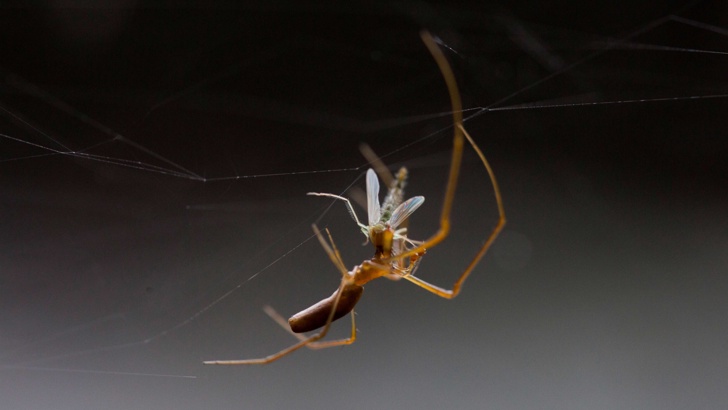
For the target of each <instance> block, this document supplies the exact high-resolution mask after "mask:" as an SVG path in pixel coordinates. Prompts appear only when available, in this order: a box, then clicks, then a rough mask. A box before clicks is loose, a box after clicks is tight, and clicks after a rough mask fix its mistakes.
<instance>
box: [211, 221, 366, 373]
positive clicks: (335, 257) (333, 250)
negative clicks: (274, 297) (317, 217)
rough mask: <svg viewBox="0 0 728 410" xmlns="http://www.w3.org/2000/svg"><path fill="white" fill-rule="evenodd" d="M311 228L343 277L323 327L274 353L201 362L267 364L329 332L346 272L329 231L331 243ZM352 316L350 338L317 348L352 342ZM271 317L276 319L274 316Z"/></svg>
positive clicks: (354, 333)
mask: <svg viewBox="0 0 728 410" xmlns="http://www.w3.org/2000/svg"><path fill="white" fill-rule="evenodd" d="M313 230H314V232H315V233H316V236H317V237H318V240H319V242H320V243H321V246H323V248H324V250H325V251H326V253H327V254H328V255H329V258H330V259H331V261H332V262H333V263H334V265H336V267H337V268H338V269H339V270H340V271H341V273H342V275H343V277H342V278H341V283H340V284H339V288H338V289H337V290H336V296H335V297H334V301H333V303H332V304H331V312H330V313H329V316H328V318H327V319H326V324H325V325H324V327H323V328H321V330H320V331H319V332H318V333H316V334H314V335H312V336H309V337H305V336H301V338H299V341H298V343H296V344H294V345H291V346H289V347H287V348H285V349H283V350H281V351H279V352H277V353H274V354H272V355H269V356H266V357H261V358H258V359H243V360H209V361H205V362H203V363H204V364H214V365H246V364H268V363H271V362H274V361H276V360H278V359H280V358H281V357H283V356H286V355H288V354H289V353H292V352H295V351H296V350H298V349H300V348H302V347H304V346H308V345H310V344H312V343H315V342H317V341H318V340H320V339H322V338H324V337H325V336H326V334H327V333H328V332H329V329H330V328H331V323H332V322H333V319H334V313H336V307H337V305H338V304H339V301H340V300H341V294H342V291H343V290H344V288H345V286H346V284H347V279H348V276H347V275H348V272H347V271H346V268H345V267H344V263H343V262H342V260H341V257H340V256H339V254H338V250H336V245H335V244H334V243H333V239H332V238H331V234H330V233H329V240H330V241H331V245H329V244H328V243H327V242H326V239H325V238H324V236H323V235H322V234H321V231H319V229H318V227H316V225H313ZM353 317H354V315H353V312H352V335H351V337H350V338H348V339H343V340H332V341H327V342H324V343H320V344H318V345H317V346H318V348H323V347H331V346H337V345H342V344H351V343H353V342H354V340H356V327H355V323H354V318H353ZM273 319H274V320H276V318H275V317H274V318H273ZM281 319H282V318H281ZM276 322H278V320H276ZM279 324H280V323H279ZM297 337H298V336H297Z"/></svg>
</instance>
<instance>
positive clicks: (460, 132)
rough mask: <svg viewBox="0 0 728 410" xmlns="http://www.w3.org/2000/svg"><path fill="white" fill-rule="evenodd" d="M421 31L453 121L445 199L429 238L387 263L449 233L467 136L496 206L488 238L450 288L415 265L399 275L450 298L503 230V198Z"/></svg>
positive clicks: (445, 69) (445, 70)
mask: <svg viewBox="0 0 728 410" xmlns="http://www.w3.org/2000/svg"><path fill="white" fill-rule="evenodd" d="M421 34H422V40H423V41H424V42H425V45H426V46H427V48H428V49H429V50H430V53H432V56H433V57H434V58H435V60H436V61H437V64H438V65H439V66H440V71H441V72H442V74H443V77H444V78H445V82H446V83H447V88H448V91H449V92H450V100H451V103H452V109H453V123H454V127H453V128H454V135H453V152H452V160H451V162H450V174H449V177H448V181H447V188H446V190H445V200H444V201H443V205H442V213H441V215H440V228H439V229H438V231H437V232H436V233H435V234H434V235H433V236H431V237H430V238H429V239H427V240H426V241H424V242H421V243H417V244H416V245H417V246H414V247H413V248H411V249H408V250H406V251H404V252H402V253H400V254H399V255H397V256H395V257H393V258H392V259H391V260H390V261H389V262H392V260H397V259H404V258H407V257H410V258H412V257H413V256H415V255H417V254H422V253H424V251H426V250H427V249H428V248H431V247H433V246H435V245H437V244H439V243H440V242H442V241H443V240H444V239H445V238H446V237H447V235H448V233H449V232H450V212H451V209H452V203H453V200H454V197H455V188H456V186H457V179H458V174H459V172H460V163H461V161H462V154H463V137H465V138H467V140H468V142H469V143H470V145H471V146H472V147H473V149H474V150H475V152H476V153H477V154H478V157H480V160H481V162H483V165H484V166H485V169H486V170H487V172H488V175H489V177H490V181H491V184H492V185H493V191H494V193H495V199H496V203H497V205H498V214H499V217H498V223H497V224H496V226H495V228H494V229H493V231H492V232H491V233H490V235H489V236H488V239H487V240H486V241H485V243H484V244H483V246H482V247H481V248H480V250H478V252H477V253H476V255H475V257H474V258H473V260H472V261H470V263H469V264H468V266H467V267H466V268H465V271H464V272H463V273H461V274H460V277H459V278H458V279H457V280H456V281H455V283H454V284H453V286H452V289H443V288H441V287H439V286H436V285H433V284H431V283H428V282H426V281H424V280H422V279H420V278H418V277H416V276H413V275H412V273H413V272H414V269H416V267H417V266H416V264H415V266H414V268H413V269H412V270H409V271H408V272H407V273H406V274H405V275H403V276H402V277H403V278H404V279H406V280H408V281H410V282H412V283H414V284H415V285H417V286H420V287H421V288H423V289H425V290H427V291H429V292H432V293H434V294H436V295H438V296H441V297H443V298H447V299H452V298H454V297H455V296H457V295H458V293H460V289H461V287H462V285H463V283H464V282H465V280H466V279H467V278H468V276H469V275H470V273H471V272H472V271H473V269H474V268H475V266H476V265H477V264H478V262H479V261H480V259H481V258H482V257H483V255H485V253H486V252H487V251H488V249H489V248H490V246H491V245H492V244H493V241H495V238H496V237H498V234H499V233H500V232H501V231H502V230H503V227H504V226H505V224H506V215H505V210H504V207H503V200H502V198H501V193H500V188H499V187H498V182H497V181H496V178H495V174H494V173H493V169H492V168H491V167H490V164H489V163H488V160H487V159H486V158H485V155H483V152H482V151H481V150H480V148H479V147H478V145H477V144H476V143H475V141H474V140H473V138H472V137H471V136H470V134H468V132H467V131H466V130H465V127H464V126H463V116H462V103H461V101H460V93H459V92H458V88H457V83H456V82H455V77H454V75H453V73H452V70H451V69H450V65H449V64H448V62H447V59H445V56H444V55H443V54H442V51H441V50H440V49H439V47H438V46H437V44H435V40H434V39H433V38H432V36H431V35H430V34H429V33H427V32H422V33H421Z"/></svg>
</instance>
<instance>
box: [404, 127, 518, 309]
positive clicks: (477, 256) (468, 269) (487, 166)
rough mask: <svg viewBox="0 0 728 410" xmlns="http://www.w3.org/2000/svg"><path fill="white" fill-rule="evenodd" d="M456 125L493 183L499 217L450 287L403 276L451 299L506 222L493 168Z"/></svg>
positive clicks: (469, 137)
mask: <svg viewBox="0 0 728 410" xmlns="http://www.w3.org/2000/svg"><path fill="white" fill-rule="evenodd" d="M458 127H459V128H460V131H461V132H462V133H463V135H465V137H466V138H467V139H468V141H469V142H470V145H471V146H472V147H473V149H474V150H475V152H476V153H477V154H478V156H479V157H480V160H481V161H482V162H483V165H484V166H485V169H486V170H487V171H488V175H489V176H490V181H491V183H492V185H493V191H494V193H495V200H496V203H497V204H498V214H499V217H498V223H497V224H496V226H495V228H494V229H493V231H492V232H491V233H490V235H489V236H488V239H487V240H486V241H485V243H484V244H483V246H482V247H481V248H480V249H479V250H478V253H476V254H475V257H474V258H473V260H472V261H470V263H469V264H468V266H467V267H466V268H465V271H464V272H463V273H461V274H460V277H459V278H458V279H457V280H456V281H455V283H454V284H453V286H452V289H443V288H441V287H439V286H436V285H433V284H431V283H428V282H426V281H424V280H422V279H420V278H418V277H416V276H411V275H406V276H403V277H404V278H405V279H407V280H408V281H410V282H412V283H414V284H415V285H417V286H419V287H421V288H423V289H425V290H428V291H430V292H432V293H434V294H436V295H438V296H441V297H443V298H447V299H452V298H454V297H455V296H457V295H458V293H460V289H461V287H462V284H463V282H465V279H467V278H468V276H469V275H470V272H472V271H473V269H474V268H475V266H476V265H477V264H478V262H480V259H481V258H482V257H483V255H485V253H486V252H488V249H489V248H490V246H491V245H492V244H493V242H494V241H495V238H497V237H498V234H499V233H500V232H501V231H502V230H503V227H504V226H505V224H506V213H505V209H504V207H503V199H502V198H501V193H500V188H499V187H498V181H496V179H495V174H494V173H493V169H492V168H491V167H490V164H489V163H488V160H487V159H486V158H485V155H483V152H482V151H481V150H480V148H479V147H478V145H477V144H476V143H475V141H474V140H473V138H472V137H471V136H470V134H468V132H467V131H466V130H465V128H464V127H463V126H462V125H461V124H458Z"/></svg>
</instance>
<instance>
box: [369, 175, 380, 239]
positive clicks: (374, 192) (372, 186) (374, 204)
mask: <svg viewBox="0 0 728 410" xmlns="http://www.w3.org/2000/svg"><path fill="white" fill-rule="evenodd" d="M367 212H368V213H369V226H372V225H374V224H376V223H377V222H379V217H380V208H379V179H378V178H377V174H376V173H375V172H374V170H373V169H371V168H369V170H368V171H367Z"/></svg>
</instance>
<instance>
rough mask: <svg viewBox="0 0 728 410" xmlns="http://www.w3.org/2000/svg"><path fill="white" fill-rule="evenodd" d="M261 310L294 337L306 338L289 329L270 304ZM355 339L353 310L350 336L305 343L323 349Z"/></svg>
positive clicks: (352, 341) (286, 322) (349, 342)
mask: <svg viewBox="0 0 728 410" xmlns="http://www.w3.org/2000/svg"><path fill="white" fill-rule="evenodd" d="M263 310H264V311H265V313H266V314H267V315H268V316H270V318H271V319H273V320H274V321H275V322H276V323H278V325H280V327H282V328H283V329H284V330H285V331H286V332H288V333H289V334H291V335H293V336H294V337H295V338H296V339H298V340H300V341H304V340H306V336H304V335H302V334H300V333H295V332H294V331H292V330H291V326H290V325H289V324H288V321H287V320H286V319H285V318H284V317H283V316H281V315H280V314H279V313H278V312H276V310H275V309H273V307H271V306H268V305H266V306H264V307H263ZM355 341H356V320H355V319H354V311H353V310H352V311H351V336H349V337H348V338H346V339H337V340H331V341H325V342H323V341H322V342H310V343H308V344H307V345H306V347H308V348H309V349H325V348H327V347H333V346H341V345H350V344H352V343H354V342H355Z"/></svg>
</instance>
